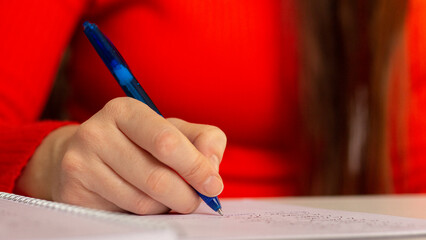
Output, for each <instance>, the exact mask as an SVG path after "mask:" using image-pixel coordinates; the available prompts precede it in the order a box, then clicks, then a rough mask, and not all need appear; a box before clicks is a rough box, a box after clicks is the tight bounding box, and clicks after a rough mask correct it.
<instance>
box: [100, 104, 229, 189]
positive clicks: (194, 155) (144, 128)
mask: <svg viewBox="0 0 426 240" xmlns="http://www.w3.org/2000/svg"><path fill="white" fill-rule="evenodd" d="M105 108H107V111H113V112H115V114H112V115H113V116H115V117H114V122H115V123H116V124H117V127H118V128H119V129H120V130H121V131H122V132H123V133H124V134H125V135H126V136H127V137H128V138H129V139H131V140H132V141H133V142H134V143H136V144H137V145H139V146H140V147H141V148H143V149H145V150H146V151H148V152H149V153H150V154H152V155H153V156H154V157H155V158H156V159H158V160H159V161H161V162H163V163H164V164H166V165H167V166H169V167H170V168H172V169H174V170H175V171H176V172H177V173H178V174H179V175H180V176H182V177H183V178H184V179H185V180H186V181H187V182H188V183H189V184H190V185H191V186H193V187H194V188H195V189H196V190H198V191H199V192H200V193H202V194H204V195H206V196H217V195H219V194H220V192H221V191H222V189H223V182H222V179H221V177H220V176H219V174H218V173H217V171H216V170H215V167H214V166H213V165H212V164H211V163H210V161H209V160H208V159H207V158H206V157H205V156H204V155H203V154H202V153H200V152H199V151H198V150H197V149H196V148H195V146H194V145H193V144H192V143H191V142H190V141H189V140H188V138H186V137H185V136H184V135H183V134H182V133H181V132H180V131H179V130H178V129H177V128H176V127H175V126H173V125H172V124H171V123H170V122H168V121H167V120H166V119H164V118H163V117H161V116H160V115H158V114H157V113H156V112H154V111H153V110H151V109H150V108H149V107H148V106H147V105H146V104H144V103H142V102H140V101H138V100H135V99H132V98H117V99H115V100H112V101H110V102H109V103H108V104H107V105H106V106H105Z"/></svg>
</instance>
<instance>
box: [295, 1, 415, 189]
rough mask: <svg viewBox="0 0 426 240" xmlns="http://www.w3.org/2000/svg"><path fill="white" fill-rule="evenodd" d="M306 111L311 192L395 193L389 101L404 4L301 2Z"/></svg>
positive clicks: (303, 90)
mask: <svg viewBox="0 0 426 240" xmlns="http://www.w3.org/2000/svg"><path fill="white" fill-rule="evenodd" d="M297 3H298V4H299V5H298V9H299V17H300V18H299V22H300V27H299V29H300V34H299V35H300V39H301V46H300V50H301V51H300V52H301V61H300V62H301V64H300V65H301V71H300V73H301V74H300V76H301V94H300V96H301V108H302V114H303V116H304V119H305V122H306V129H307V132H308V137H309V139H310V140H311V141H310V143H311V148H312V149H313V152H314V154H313V156H312V157H313V158H314V159H315V160H314V161H313V164H314V167H313V169H314V172H313V173H312V179H311V182H312V185H311V186H310V187H311V190H310V192H311V193H313V194H342V193H343V194H345V193H346V194H354V193H379V192H382V193H384V192H391V191H392V185H391V181H390V179H391V178H390V173H391V172H390V166H389V156H388V151H389V150H388V144H387V141H386V140H387V137H386V129H387V122H388V121H387V118H386V117H387V111H386V110H387V96H388V85H389V74H388V73H389V70H390V69H389V65H390V60H389V59H390V56H391V54H392V51H393V49H394V46H395V44H396V42H397V40H398V38H399V37H400V36H401V35H402V34H401V33H402V31H401V30H402V29H403V25H404V24H403V23H404V20H405V15H406V14H405V12H406V8H407V7H406V5H407V3H406V1H404V0H359V1H353V0H315V1H312V0H301V1H298V2H297Z"/></svg>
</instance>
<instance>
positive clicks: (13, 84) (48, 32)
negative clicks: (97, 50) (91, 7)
mask: <svg viewBox="0 0 426 240" xmlns="http://www.w3.org/2000/svg"><path fill="white" fill-rule="evenodd" d="M85 3H86V1H71V0H61V1H57V0H39V1H33V0H22V1H0V34H1V35H0V36H1V37H0V56H1V58H0V79H1V86H0V169H1V171H0V191H11V190H12V189H13V186H14V182H15V180H16V178H17V177H18V176H19V173H20V172H21V170H22V168H23V167H24V166H25V164H26V162H27V161H28V159H29V158H30V157H31V155H32V153H33V152H34V150H35V149H36V147H37V146H38V145H39V144H40V142H41V141H42V139H43V138H44V137H45V136H46V135H47V134H48V133H49V132H50V131H52V130H53V129H55V128H57V127H59V126H62V125H64V124H66V123H62V122H39V121H38V119H39V116H40V114H41V112H42V110H43V108H44V105H45V102H46V100H47V97H48V96H49V93H50V90H51V86H52V83H53V80H54V78H55V75H56V72H57V68H58V66H59V63H60V60H61V57H62V54H63V52H64V50H65V48H66V46H67V44H68V42H69V41H70V38H71V36H72V34H73V32H74V29H75V28H76V26H77V24H78V23H79V19H80V18H81V15H82V13H83V11H84V8H85Z"/></svg>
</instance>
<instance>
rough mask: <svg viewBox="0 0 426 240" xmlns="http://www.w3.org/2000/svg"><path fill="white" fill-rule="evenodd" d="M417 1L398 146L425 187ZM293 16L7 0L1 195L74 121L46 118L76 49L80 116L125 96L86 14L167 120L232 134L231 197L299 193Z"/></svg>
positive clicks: (72, 109) (410, 187) (229, 4)
mask: <svg viewBox="0 0 426 240" xmlns="http://www.w3.org/2000/svg"><path fill="white" fill-rule="evenodd" d="M420 2H421V1H418V2H413V4H412V5H414V4H421V3H420ZM283 5H284V6H283ZM423 5H424V4H423ZM412 8H413V9H416V10H415V11H411V12H410V18H409V23H408V24H409V41H408V48H409V49H410V50H411V51H410V52H411V53H416V54H415V55H410V63H411V65H410V75H411V85H410V95H409V99H408V105H409V108H408V111H407V116H404V117H406V118H407V119H409V125H408V129H407V130H408V131H407V134H408V135H407V136H408V140H409V143H410V144H409V145H408V147H407V149H405V150H404V151H403V154H402V155H401V154H399V153H401V152H398V154H395V149H392V151H393V152H392V153H394V154H392V156H393V157H392V166H393V176H394V183H395V188H396V191H397V192H422V191H423V192H426V175H425V174H422V173H423V172H425V171H424V170H426V161H423V159H422V155H423V154H424V153H425V152H426V114H425V112H426V109H422V108H421V107H420V106H425V105H426V92H425V90H426V86H425V83H424V81H421V79H422V77H423V75H424V74H425V73H426V66H423V64H426V62H425V63H423V62H424V60H423V59H424V58H422V57H421V56H426V48H422V45H421V43H422V42H425V41H423V40H426V31H424V30H423V29H422V26H425V24H421V22H419V19H426V18H424V17H422V13H421V8H414V7H412ZM294 12H295V10H294V6H293V5H292V1H250V0H249V1H247V0H233V1H227V0H217V1H197V0H185V1H167V0H156V1H122V0H97V1H96V0H94V1H83V0H82V1H71V0H68V1H67V0H63V1H57V0H39V1H32V0H22V1H2V2H1V3H0V16H1V17H0V18H1V19H0V20H1V21H0V33H1V38H0V56H2V59H1V60H0V62H1V64H0V76H1V77H0V78H1V80H2V85H1V88H0V116H1V120H0V121H1V122H0V124H1V126H0V127H1V128H0V169H1V173H0V191H12V190H13V187H14V182H15V180H16V179H17V177H18V176H19V174H20V172H21V170H22V168H23V167H24V166H25V164H26V162H27V161H28V159H29V158H30V156H31V155H32V153H33V152H34V149H35V148H36V147H37V146H38V145H39V144H40V142H41V141H42V139H43V138H44V137H45V136H46V135H47V134H48V133H49V132H50V131H52V130H53V129H55V128H57V127H59V126H62V125H63V124H67V123H64V122H57V121H49V122H45V121H39V120H38V119H39V116H40V113H41V112H42V110H43V108H44V105H45V103H46V99H47V97H48V95H49V91H50V90H51V87H52V82H53V80H54V78H55V75H56V73H57V69H58V65H59V63H60V61H61V57H62V55H63V54H64V51H65V49H66V47H67V46H70V50H71V51H70V53H71V54H70V60H69V63H68V64H67V73H68V74H67V75H68V78H67V80H68V82H69V86H70V91H71V95H70V96H69V98H68V102H67V109H68V111H69V115H70V120H72V121H79V122H82V121H84V120H86V119H87V118H88V117H90V116H91V115H92V114H94V113H95V112H96V111H98V110H99V109H100V108H101V107H102V106H103V105H104V104H105V103H106V102H107V101H108V100H110V99H112V98H114V97H118V96H124V94H123V92H122V90H121V89H120V88H119V86H118V85H117V83H116V82H115V81H114V80H113V78H112V76H111V74H110V73H109V72H108V70H107V68H106V67H105V66H104V64H103V63H102V61H101V60H100V58H99V57H98V56H97V55H96V53H95V51H94V50H93V48H92V47H91V46H90V44H89V42H88V40H87V39H86V38H85V37H84V35H83V31H82V27H81V22H82V21H83V20H90V21H93V22H95V23H97V24H98V25H99V27H100V29H101V30H102V31H103V32H104V33H105V34H106V35H107V36H108V37H109V38H110V39H111V40H112V41H113V42H114V44H115V45H116V46H117V48H118V49H119V50H120V51H121V53H122V55H123V56H124V58H125V59H126V60H127V62H128V64H129V66H130V67H131V69H132V71H133V72H134V74H135V75H136V77H137V78H138V80H139V81H140V82H141V84H142V85H143V86H144V88H145V89H146V91H147V92H148V93H149V94H150V96H151V97H152V99H153V101H154V102H155V103H156V105H157V106H158V107H159V109H160V110H161V111H162V113H163V114H164V115H165V116H167V117H179V118H183V119H185V120H188V121H191V122H198V123H206V124H212V125H216V126H218V127H220V128H221V129H223V130H224V131H225V133H226V134H227V136H228V147H227V150H226V152H225V156H224V159H223V162H222V165H221V170H220V172H221V175H222V177H223V180H224V183H225V189H224V192H223V194H222V195H223V196H225V197H230V196H232V197H235V196H280V195H296V194H299V193H300V189H301V186H302V185H303V184H304V182H303V181H304V179H306V176H305V174H304V173H305V172H309V171H304V169H305V168H308V167H309V166H308V165H307V164H308V162H306V161H304V159H305V157H304V154H303V153H304V151H303V139H301V134H300V133H301V127H302V126H301V123H300V122H301V119H300V114H299V109H298V107H297V106H298V103H297V98H298V96H297V92H298V89H297V88H298V85H297V77H298V76H297V69H298V66H297V51H296V49H297V40H296V27H295V16H294ZM413 49H415V50H416V51H413ZM283 53H284V54H283ZM5 56H6V57H5ZM24 86H25V87H24ZM391 112H392V111H391ZM389 131H391V132H392V129H391V128H390V129H389ZM389 136H390V137H391V138H392V139H391V140H392V141H393V140H394V139H395V138H396V137H395V135H393V134H389ZM403 158H406V159H407V168H406V170H404V171H401V166H402V165H401V164H400V159H403Z"/></svg>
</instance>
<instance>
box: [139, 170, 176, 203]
mask: <svg viewBox="0 0 426 240" xmlns="http://www.w3.org/2000/svg"><path fill="white" fill-rule="evenodd" d="M169 184H170V179H169V178H168V174H167V170H165V169H164V170H163V169H159V168H157V169H155V170H152V171H151V172H150V173H149V174H148V176H147V177H146V181H145V186H146V188H147V189H148V191H149V192H150V193H151V194H153V195H155V196H157V197H163V196H167V194H168V193H169V187H170V185H169Z"/></svg>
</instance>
